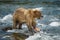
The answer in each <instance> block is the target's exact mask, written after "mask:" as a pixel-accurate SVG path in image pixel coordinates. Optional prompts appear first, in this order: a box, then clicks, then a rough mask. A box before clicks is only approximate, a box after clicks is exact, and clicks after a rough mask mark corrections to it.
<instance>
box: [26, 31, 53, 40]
mask: <svg viewBox="0 0 60 40" xmlns="http://www.w3.org/2000/svg"><path fill="white" fill-rule="evenodd" d="M25 40H54V39H53V38H52V37H50V36H48V35H47V33H44V32H40V33H36V34H34V35H33V36H30V37H29V38H27V39H25Z"/></svg>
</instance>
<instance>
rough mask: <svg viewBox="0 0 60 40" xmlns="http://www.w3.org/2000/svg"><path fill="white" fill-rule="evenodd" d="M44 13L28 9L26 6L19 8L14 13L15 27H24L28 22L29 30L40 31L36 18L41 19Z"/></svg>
mask: <svg viewBox="0 0 60 40" xmlns="http://www.w3.org/2000/svg"><path fill="white" fill-rule="evenodd" d="M41 17H42V13H41V12H40V11H39V10H33V9H26V8H17V9H16V11H14V13H13V29H17V25H18V29H22V24H23V23H26V25H27V27H28V30H29V31H30V32H32V30H35V31H39V30H38V28H37V27H36V22H35V19H36V18H37V19H40V18H41Z"/></svg>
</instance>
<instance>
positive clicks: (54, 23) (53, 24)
mask: <svg viewBox="0 0 60 40" xmlns="http://www.w3.org/2000/svg"><path fill="white" fill-rule="evenodd" d="M49 25H50V26H60V22H51V23H50V24H49Z"/></svg>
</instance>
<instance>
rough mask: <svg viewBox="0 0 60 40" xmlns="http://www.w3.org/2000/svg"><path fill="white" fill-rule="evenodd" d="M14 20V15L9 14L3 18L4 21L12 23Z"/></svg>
mask: <svg viewBox="0 0 60 40" xmlns="http://www.w3.org/2000/svg"><path fill="white" fill-rule="evenodd" d="M11 21H12V15H11V14H8V15H6V16H4V17H3V18H2V22H5V23H10V22H11Z"/></svg>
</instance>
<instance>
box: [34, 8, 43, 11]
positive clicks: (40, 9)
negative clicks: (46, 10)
mask: <svg viewBox="0 0 60 40" xmlns="http://www.w3.org/2000/svg"><path fill="white" fill-rule="evenodd" d="M33 10H39V11H42V10H43V7H39V8H34V9H33Z"/></svg>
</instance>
